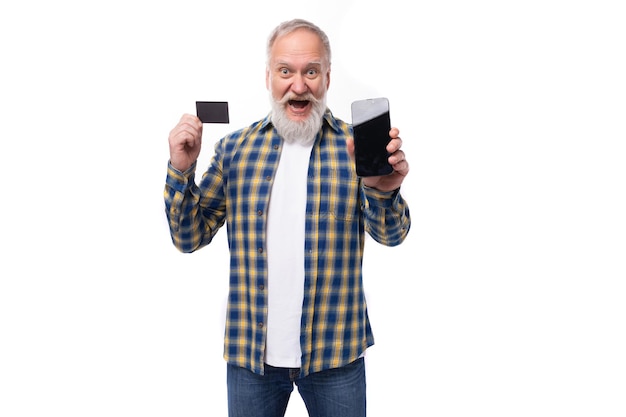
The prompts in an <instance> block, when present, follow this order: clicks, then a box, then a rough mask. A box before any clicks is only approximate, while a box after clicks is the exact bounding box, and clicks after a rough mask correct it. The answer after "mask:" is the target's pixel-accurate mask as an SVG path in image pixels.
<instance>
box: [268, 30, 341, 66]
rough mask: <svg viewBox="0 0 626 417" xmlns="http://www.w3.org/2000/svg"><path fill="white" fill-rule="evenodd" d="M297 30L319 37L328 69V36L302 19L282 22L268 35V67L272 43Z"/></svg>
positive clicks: (329, 55)
mask: <svg viewBox="0 0 626 417" xmlns="http://www.w3.org/2000/svg"><path fill="white" fill-rule="evenodd" d="M298 29H306V30H308V31H310V32H313V33H314V34H316V35H317V36H319V38H320V40H321V41H322V45H323V46H324V51H325V56H324V58H325V61H326V62H325V64H326V65H328V67H329V68H330V58H331V53H330V41H329V40H328V36H326V33H324V31H323V30H322V29H320V28H319V27H318V26H317V25H315V24H313V23H311V22H309V21H307V20H304V19H293V20H288V21H286V22H282V23H281V24H279V25H278V26H276V28H274V30H273V31H272V33H270V36H269V38H268V40H267V63H268V65H269V62H270V56H271V53H272V47H273V46H274V42H276V39H278V38H279V37H281V36H285V35H288V34H290V33H291V32H294V31H296V30H298Z"/></svg>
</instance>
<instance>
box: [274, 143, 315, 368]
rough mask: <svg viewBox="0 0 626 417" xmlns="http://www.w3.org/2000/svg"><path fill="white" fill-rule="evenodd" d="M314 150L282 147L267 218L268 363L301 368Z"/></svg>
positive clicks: (288, 145) (309, 147)
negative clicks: (309, 187) (306, 239)
mask: <svg viewBox="0 0 626 417" xmlns="http://www.w3.org/2000/svg"><path fill="white" fill-rule="evenodd" d="M312 147H313V145H312V144H311V145H304V146H303V145H301V144H299V143H287V142H284V143H283V149H282V153H281V156H280V161H279V163H278V168H277V171H276V176H275V178H274V184H273V186H272V194H271V197H270V204H269V208H268V215H267V266H268V283H267V291H268V313H267V340H266V350H265V363H267V364H268V365H271V366H275V367H282V368H298V367H300V365H301V364H300V362H301V361H300V357H301V355H302V351H301V349H300V320H301V317H302V301H303V297H304V228H305V215H306V198H307V174H308V170H309V159H310V157H311V149H312Z"/></svg>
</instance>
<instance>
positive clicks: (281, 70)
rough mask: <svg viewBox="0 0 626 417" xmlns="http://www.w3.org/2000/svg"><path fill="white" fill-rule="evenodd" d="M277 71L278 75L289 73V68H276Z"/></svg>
mask: <svg viewBox="0 0 626 417" xmlns="http://www.w3.org/2000/svg"><path fill="white" fill-rule="evenodd" d="M278 72H279V73H280V75H283V76H284V75H289V70H288V69H287V68H281V69H279V70H278Z"/></svg>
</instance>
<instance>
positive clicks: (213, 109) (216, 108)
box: [196, 101, 229, 123]
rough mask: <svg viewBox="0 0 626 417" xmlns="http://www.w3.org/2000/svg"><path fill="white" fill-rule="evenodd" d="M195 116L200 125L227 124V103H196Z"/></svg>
mask: <svg viewBox="0 0 626 417" xmlns="http://www.w3.org/2000/svg"><path fill="white" fill-rule="evenodd" d="M196 114H197V115H198V118H199V119H200V120H201V121H202V123H228V121H229V120H228V102H227V101H196Z"/></svg>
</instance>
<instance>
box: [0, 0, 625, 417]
mask: <svg viewBox="0 0 626 417" xmlns="http://www.w3.org/2000/svg"><path fill="white" fill-rule="evenodd" d="M621 5H622V2H621V1H606V0H593V1H582V0H581V1H557V0H542V1H533V0H530V1H528V0H527V1H486V0H481V1H472V2H469V1H458V0H457V1H451V0H450V1H417V2H407V1H396V0H386V1H384V2H380V1H362V0H360V1H358V2H357V1H337V0H335V1H330V0H325V1H316V2H284V1H280V2H279V1H265V2H262V1H259V2H253V1H250V2H237V1H194V0H182V1H180V0H179V1H176V2H166V1H162V2H149V1H133V0H124V1H117V0H109V1H106V2H86V1H69V0H59V1H45V2H44V1H23V2H5V3H3V5H2V6H0V45H1V54H2V64H1V65H0V75H1V77H0V88H1V90H0V100H1V108H0V123H1V124H0V128H1V131H0V138H1V144H2V146H1V148H0V149H1V152H2V158H1V159H2V162H1V163H0V169H1V170H2V171H1V178H2V181H3V182H2V194H1V197H0V198H1V204H0V214H1V218H2V232H1V236H2V237H1V239H2V249H1V252H0V256H1V265H2V266H1V271H0V273H1V280H0V338H1V339H0V415H2V416H3V417H17V416H38V417H39V416H52V415H55V416H56V415H59V416H60V415H62V416H67V417H69V416H80V417H84V416H90V417H95V416H107V417H108V416H116V417H121V416H132V417H137V416H151V417H156V416H186V417H191V416H225V415H226V393H225V364H224V361H223V359H222V333H223V327H222V326H223V320H224V307H225V304H224V302H225V297H226V290H227V256H228V254H227V248H226V240H225V234H226V233H225V229H224V230H223V231H221V232H220V234H219V235H218V237H217V238H216V241H215V242H214V244H212V245H211V246H209V247H206V248H204V249H202V250H201V251H199V252H196V253H194V254H187V255H183V254H181V253H178V252H177V251H176V249H175V248H174V247H173V245H172V244H171V241H170V237H169V232H168V229H167V224H166V222H165V215H164V210H163V199H162V191H163V185H164V180H165V173H166V164H167V159H168V146H167V136H168V133H169V131H170V130H171V128H173V127H174V125H175V124H176V123H177V121H178V119H179V118H180V116H181V115H182V113H184V112H194V111H195V107H194V103H195V101H196V100H226V101H228V102H229V103H230V114H231V123H230V124H229V125H207V126H206V127H205V131H204V142H205V147H204V151H203V154H202V157H201V160H200V163H199V164H200V167H205V166H206V163H207V162H208V159H209V158H210V156H211V153H212V144H213V143H214V142H215V140H217V139H218V138H219V137H221V136H223V135H224V134H225V133H227V132H229V131H231V130H234V129H236V128H240V127H243V126H245V125H247V124H249V123H250V122H252V121H255V120H258V119H260V118H262V117H263V116H265V114H266V113H267V111H268V110H269V104H268V100H267V91H266V89H265V84H264V83H265V81H264V76H265V74H264V63H265V41H266V38H267V35H268V33H269V32H270V30H271V29H272V28H273V27H274V26H275V25H276V24H277V23H279V22H280V21H283V20H286V19H290V18H293V17H304V18H307V19H310V20H312V21H314V22H315V23H317V24H319V25H320V26H321V27H322V28H323V29H325V30H326V31H327V33H328V35H329V37H330V39H331V42H332V47H333V54H334V59H333V71H332V79H331V87H330V91H329V105H330V107H331V109H332V110H333V111H334V113H335V115H336V116H338V117H341V118H343V119H344V120H347V121H349V120H350V115H349V108H350V102H351V101H353V100H355V99H360V98H367V97H375V96H386V97H388V98H389V100H390V103H391V117H392V123H393V124H394V125H395V126H397V127H398V128H399V129H400V131H401V136H402V138H403V139H404V149H405V151H406V153H407V156H408V159H409V162H410V164H411V172H410V175H409V177H408V178H407V179H406V181H405V183H404V186H403V194H404V196H405V198H406V199H407V200H408V202H409V204H410V207H411V214H412V218H413V226H412V230H411V233H410V235H409V237H408V239H407V240H406V242H405V244H403V245H401V246H399V247H396V248H384V247H381V246H380V245H377V244H376V243H374V242H373V241H371V240H368V241H367V243H366V245H367V248H366V260H365V278H364V279H365V281H366V282H365V285H366V288H367V296H368V301H369V308H370V315H371V320H372V325H373V329H374V334H375V337H376V345H375V346H374V347H373V348H372V349H370V351H369V353H368V357H367V372H368V408H369V415H370V416H383V415H389V416H392V415H410V416H424V417H436V416H481V417H486V416H498V417H501V416H507V417H511V416H525V417H526V416H534V417H536V416H550V417H553V416H593V417H596V416H603V417H610V416H620V417H623V416H624V415H626V399H625V397H624V394H625V392H626V355H624V352H626V335H625V330H626V302H625V296H626V291H625V286H626V285H625V283H624V281H625V279H626V262H625V254H626V220H625V217H626V216H625V215H624V213H626V195H625V186H626V180H625V179H626V168H625V165H626V164H625V163H624V160H625V157H626V151H625V144H624V142H625V140H626V127H625V115H626V98H625V97H626V82H625V80H626V77H625V76H624V74H626V58H625V57H626V54H625V51H626V41H625V40H626V25H625V24H624V22H625V21H626V14H625V13H624V11H623V10H622V7H621ZM304 415H305V411H304V408H303V405H302V402H301V400H300V398H299V396H298V395H297V394H295V393H294V395H293V396H292V401H291V403H290V406H289V411H288V416H294V417H295V416H304Z"/></svg>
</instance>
